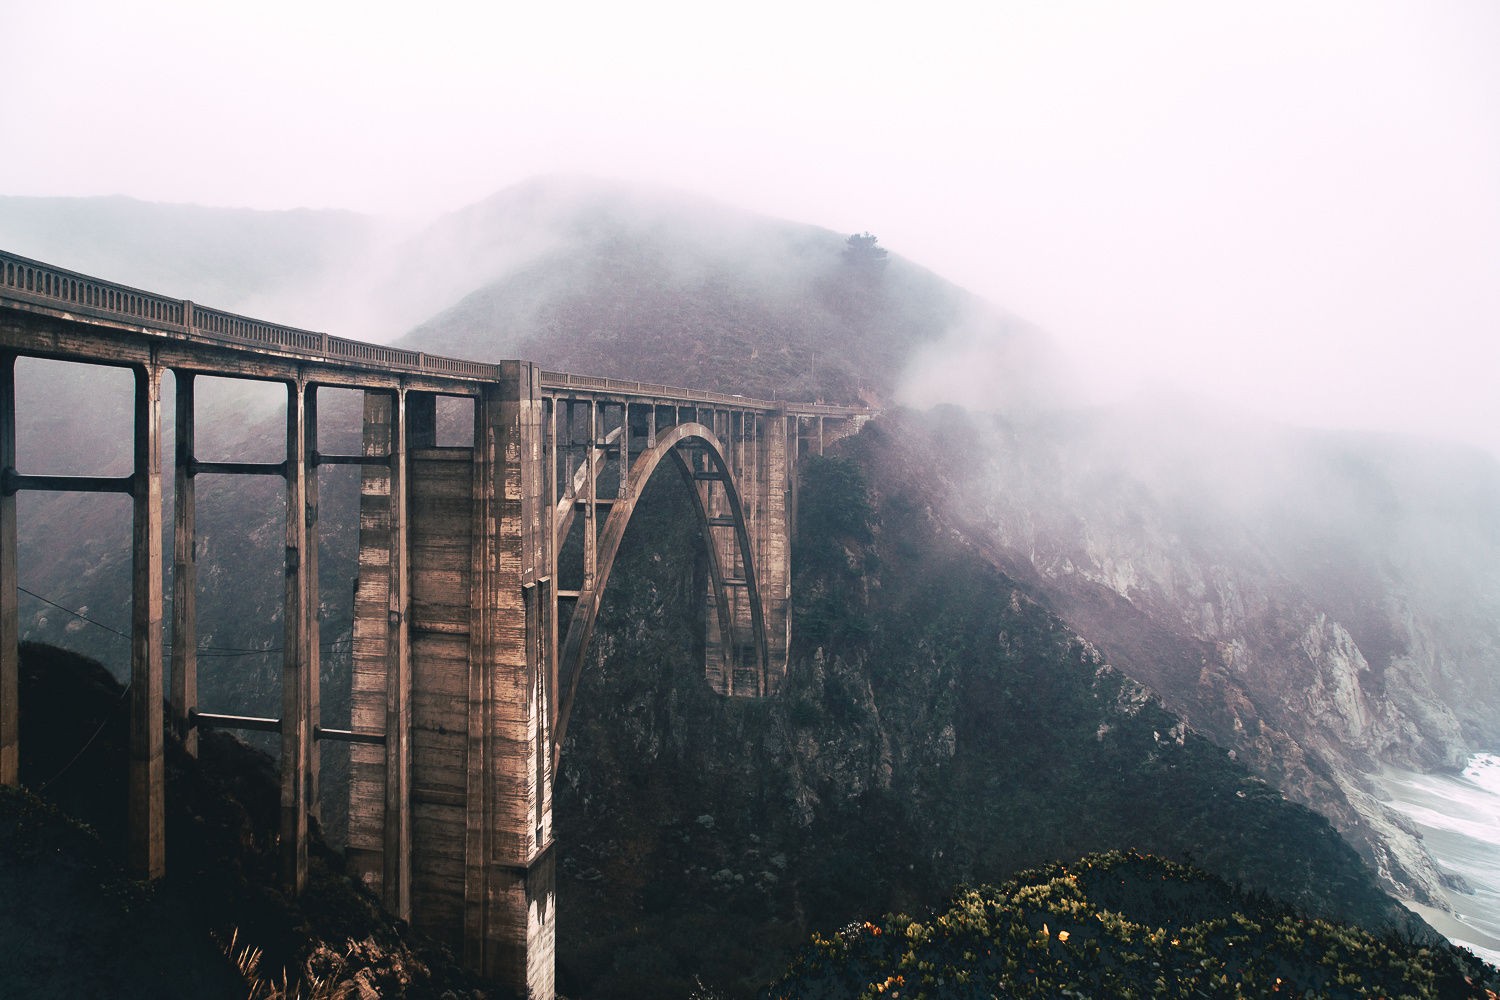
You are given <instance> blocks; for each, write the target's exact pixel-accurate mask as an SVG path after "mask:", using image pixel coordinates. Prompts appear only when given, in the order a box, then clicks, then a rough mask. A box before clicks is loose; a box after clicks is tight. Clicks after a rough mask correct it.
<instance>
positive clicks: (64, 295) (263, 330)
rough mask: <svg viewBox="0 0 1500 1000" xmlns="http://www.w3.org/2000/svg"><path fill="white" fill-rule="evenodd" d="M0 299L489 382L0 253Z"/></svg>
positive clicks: (479, 373) (392, 350) (408, 355)
mask: <svg viewBox="0 0 1500 1000" xmlns="http://www.w3.org/2000/svg"><path fill="white" fill-rule="evenodd" d="M0 294H5V295H9V296H14V297H15V298H19V299H24V300H27V301H31V302H36V303H38V304H43V305H49V306H61V307H62V308H63V309H65V310H67V311H69V312H77V313H82V314H84V315H88V316H93V317H96V318H99V319H107V320H115V321H120V322H125V323H130V324H133V325H140V326H150V327H156V328H159V329H165V330H168V331H171V332H176V333H183V334H187V335H189V336H193V337H197V338H201V339H203V340H208V341H212V342H216V343H223V344H232V345H235V346H247V347H259V348H267V349H271V350H276V351H284V352H287V353H290V354H296V355H301V356H304V357H312V358H317V359H319V360H333V361H347V362H351V363H354V364H361V365H371V366H376V367H380V368H400V369H406V370H409V371H413V372H426V373H434V374H442V375H450V376H457V377H460V378H472V379H478V380H483V381H495V380H497V379H498V378H499V377H500V375H499V368H498V366H496V365H492V364H485V363H484V362H480V361H465V360H463V359H460V358H445V357H441V356H438V355H434V354H426V353H424V352H421V351H408V350H405V349H404V348H400V347H387V346H385V345H383V344H369V343H365V342H364V341H360V340H349V339H347V338H345V337H334V336H330V335H329V334H326V333H318V332H315V331H313V330H302V329H298V328H297V327H294V326H282V325H281V324H279V323H267V322H266V321H264V320H259V319H253V318H251V317H249V316H240V315H238V314H236V313H232V312H225V311H224V310H222V309H210V308H208V307H206V306H199V305H194V304H193V303H192V302H189V301H186V300H182V299H169V298H166V297H164V296H161V295H155V294H153V293H151V292H145V291H142V290H141V289H139V288H131V287H130V286H128V285H121V284H117V283H115V282H112V281H101V280H100V279H98V278H91V277H89V276H88V275H85V274H79V273H77V272H76V271H69V270H66V269H64V268H60V267H54V266H52V265H51V264H43V263H42V262H40V261H35V260H31V259H29V258H27V257H21V256H19V255H17V254H13V253H9V252H7V251H4V250H0Z"/></svg>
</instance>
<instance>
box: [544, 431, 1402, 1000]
mask: <svg viewBox="0 0 1500 1000" xmlns="http://www.w3.org/2000/svg"><path fill="white" fill-rule="evenodd" d="M899 433H900V431H899V428H890V427H888V426H887V425H886V424H885V423H884V422H882V421H876V422H875V423H874V424H872V425H870V426H868V427H867V428H866V430H865V431H864V432H863V433H861V434H860V435H859V436H858V437H857V438H854V439H850V440H848V441H846V442H844V443H843V444H842V445H841V448H842V449H843V450H844V456H843V457H841V458H836V459H828V460H825V461H817V460H814V461H812V462H811V463H810V464H809V465H807V466H806V474H807V475H806V479H805V481H804V489H803V494H802V505H801V526H800V533H799V536H798V539H799V540H798V548H797V550H796V556H795V558H796V560H797V575H796V581H795V584H794V592H795V593H796V594H797V595H798V601H797V612H796V614H797V618H796V622H795V625H794V633H793V634H794V648H793V652H792V658H791V664H790V667H789V672H788V676H787V680H786V684H785V686H784V688H783V690H782V692H781V694H780V695H778V697H776V698H774V699H770V700H766V701H738V700H725V699H720V698H716V697H714V696H713V695H712V694H711V693H709V691H708V688H707V686H706V684H705V683H704V681H703V677H702V658H701V645H700V643H701V627H702V626H701V621H702V618H701V613H699V612H698V610H697V609H698V604H697V600H698V597H697V595H698V593H699V591H698V589H697V588H698V587H701V585H702V582H703V581H702V579H701V576H699V575H698V574H700V573H701V568H695V566H694V563H693V561H692V557H691V554H692V553H694V552H695V551H696V546H695V545H694V542H693V539H692V537H691V516H690V513H689V512H688V510H687V509H686V507H685V505H684V504H685V498H684V497H681V496H676V495H674V492H673V491H674V488H675V487H676V484H675V483H671V482H658V483H653V484H652V486H651V493H650V495H649V496H648V497H647V498H646V500H645V501H644V502H643V504H642V506H641V507H640V508H638V514H637V516H638V517H639V518H641V520H640V521H639V522H638V523H637V522H633V523H632V525H631V528H630V533H629V535H628V536H627V538H626V542H625V545H624V546H623V547H622V549H621V555H620V562H618V563H617V565H616V573H615V575H614V576H612V577H611V583H610V591H609V592H608V593H607V596H606V603H605V607H604V609H603V611H602V614H601V627H600V640H599V641H598V643H597V645H596V647H595V649H594V650H593V653H592V656H591V661H590V664H589V668H588V672H587V673H586V675H585V679H584V682H583V688H582V690H581V693H580V696H579V701H578V703H577V708H576V711H577V715H576V717H575V719H574V720H573V723H572V724H571V726H570V728H569V736H568V743H567V745H566V746H565V747H564V749H563V756H562V773H561V778H560V785H559V792H558V804H557V810H558V811H557V823H558V824H559V829H566V830H568V831H569V832H568V835H567V837H566V838H565V839H564V840H562V841H560V846H559V851H560V852H561V853H560V857H561V864H560V870H561V872H562V876H561V886H560V892H559V911H558V912H559V920H560V939H559V954H560V963H561V964H560V970H561V975H562V980H563V983H564V988H565V990H567V991H568V992H569V994H570V995H578V996H583V997H590V996H610V997H628V996H662V995H674V994H678V995H680V994H684V993H686V992H688V990H689V989H690V988H691V987H692V984H693V979H694V977H695V976H696V977H698V978H699V979H701V980H702V981H703V982H704V983H706V984H708V985H711V986H713V987H714V988H716V989H719V990H722V991H725V992H727V993H729V994H730V995H742V994H748V993H750V992H752V991H753V990H754V989H755V987H756V984H757V983H758V982H764V981H766V980H768V979H769V978H770V976H771V975H772V974H774V972H775V971H776V970H777V969H778V967H779V966H780V965H782V964H784V962H785V958H786V955H787V953H788V952H787V949H788V948H790V947H792V946H794V945H795V944H796V943H797V942H799V941H800V940H801V939H803V938H804V937H805V935H806V934H807V933H809V932H811V931H812V930H815V929H822V930H825V931H826V930H828V929H831V928H834V927H837V926H840V925H842V924H844V923H847V922H848V921H850V920H852V919H855V918H856V917H861V918H863V917H866V916H868V915H869V914H872V913H877V912H881V911H883V910H886V909H908V910H920V909H922V908H924V907H927V906H932V905H936V904H938V903H940V902H941V901H942V899H943V898H944V896H945V894H946V892H947V891H948V888H949V887H951V886H953V885H956V884H961V883H974V882H980V881H995V880H999V879H1003V878H1004V877H1005V876H1006V875H1008V873H1010V872H1012V871H1014V870H1016V869H1017V868H1019V867H1024V866H1026V865H1029V864H1036V863H1040V862H1042V861H1045V860H1048V859H1052V858H1071V857H1076V856H1078V855H1081V854H1084V853H1087V852H1089V851H1095V850H1101V849H1106V848H1107V847H1108V846H1109V845H1132V846H1136V847H1139V848H1141V849H1143V850H1148V851H1153V852H1158V853H1163V854H1166V855H1168V856H1174V857H1193V858H1194V859H1196V861H1197V862H1198V863H1199V864H1201V865H1203V866H1204V867H1206V868H1208V869H1209V870H1211V871H1214V872H1216V873H1219V874H1221V875H1223V876H1224V877H1226V878H1229V879H1233V880H1235V881H1237V882H1239V883H1242V884H1244V885H1246V886H1251V887H1255V888H1259V889H1264V890H1266V891H1269V892H1272V893H1273V894H1275V895H1277V896H1279V897H1281V898H1286V899H1289V900H1291V901H1293V902H1294V903H1296V904H1297V905H1299V906H1302V907H1306V908H1308V909H1310V910H1312V911H1314V912H1319V913H1326V914H1336V915H1340V916H1344V917H1348V918H1352V919H1356V920H1359V921H1362V922H1365V923H1366V924H1368V925H1370V926H1377V927H1393V926H1406V925H1407V924H1406V921H1407V917H1406V915H1405V914H1404V911H1401V910H1400V908H1399V907H1396V906H1395V905H1394V904H1393V903H1392V902H1391V901H1390V900H1389V899H1387V898H1385V897H1384V896H1383V895H1382V894H1381V893H1380V891H1379V889H1378V888H1377V887H1376V885H1375V883H1374V881H1373V878H1372V877H1371V875H1370V874H1369V872H1368V871H1367V869H1365V868H1364V866H1363V865H1362V864H1361V863H1360V861H1359V859H1358V858H1357V856H1356V855H1355V854H1354V852H1353V851H1352V850H1350V849H1349V848H1348V846H1347V845H1345V844H1344V843H1343V842H1342V841H1341V840H1340V839H1339V838H1338V836H1337V834H1335V833H1334V831H1333V830H1332V829H1331V828H1330V827H1329V826H1328V825H1327V824H1326V822H1325V821H1323V820H1322V819H1321V818H1319V817H1317V816H1316V815H1315V814H1313V813H1312V812H1310V811H1308V810H1307V809H1305V808H1303V807H1300V806H1297V805H1293V804H1291V803H1289V802H1287V801H1286V800H1285V799H1283V798H1282V796H1281V795H1280V794H1278V793H1277V792H1276V791H1275V790H1274V789H1273V788H1272V787H1271V786H1269V785H1268V784H1267V783H1266V782H1264V781H1262V780H1260V779H1258V778H1256V777H1255V776H1253V775H1252V774H1251V773H1250V772H1249V771H1247V770H1246V769H1245V768H1244V767H1243V766H1242V765H1240V764H1237V763H1235V762H1234V761H1233V760H1232V759H1231V758H1230V757H1229V756H1228V755H1227V754H1226V753H1225V751H1224V750H1223V749H1221V748H1220V747H1218V746H1215V745H1214V744H1213V743H1211V742H1209V741H1208V740H1206V739H1204V738H1203V737H1202V736H1200V735H1199V734H1198V733H1197V732H1195V731H1193V730H1192V729H1190V728H1189V727H1188V726H1187V725H1186V724H1185V723H1184V721H1183V720H1182V719H1181V718H1180V717H1179V716H1177V715H1174V714H1173V713H1171V712H1170V711H1168V710H1167V709H1166V708H1164V707H1163V705H1162V704H1161V702H1160V701H1159V699H1158V698H1157V696H1156V695H1154V694H1153V693H1152V692H1151V691H1150V690H1148V689H1147V688H1145V687H1143V686H1142V685H1141V684H1139V683H1136V682H1135V681H1133V680H1131V679H1129V678H1127V677H1126V676H1124V675H1123V674H1122V673H1121V672H1120V671H1119V670H1117V669H1115V668H1114V667H1113V666H1112V665H1111V664H1110V663H1109V662H1108V661H1107V659H1106V657H1105V656H1104V655H1103V654H1102V653H1101V651H1100V650H1099V649H1098V648H1097V647H1096V646H1095V645H1094V644H1092V643H1090V642H1089V641H1087V640H1085V639H1084V638H1083V637H1081V636H1080V635H1079V634H1078V633H1077V632H1076V631H1075V630H1074V629H1072V628H1071V627H1069V626H1068V625H1067V624H1066V623H1064V622H1063V621H1062V620H1060V619H1059V618H1058V617H1057V616H1055V615H1054V614H1052V613H1050V612H1049V611H1048V610H1047V609H1046V608H1044V607H1042V606H1041V605H1039V604H1038V603H1037V602H1036V601H1035V600H1034V599H1033V598H1031V597H1030V596H1028V594H1027V592H1026V589H1025V588H1023V587H1022V586H1020V585H1019V584H1018V583H1017V582H1016V581H1015V580H1013V579H1011V578H1009V577H1008V576H1006V575H1005V574H1004V573H1002V572H1000V571H999V570H997V569H996V568H995V566H994V564H993V561H992V560H991V559H989V558H988V557H987V556H986V554H985V553H984V551H983V550H982V549H981V548H979V547H977V546H975V545H974V544H973V543H971V542H970V541H968V540H967V539H966V538H965V536H964V534H963V533H961V532H959V531H957V530H956V529H955V525H954V524H953V523H952V521H951V520H950V519H949V517H948V516H947V515H946V514H945V513H944V511H943V510H942V502H941V497H942V492H941V488H940V486H939V485H938V484H935V483H933V482H932V481H930V480H928V479H927V478H925V477H924V476H923V475H922V471H923V469H924V468H925V463H924V461H923V459H922V457H921V456H920V455H918V454H913V453H912V452H909V451H908V450H907V449H906V448H905V447H904V446H902V445H901V443H900V442H899V441H898V440H896V438H895V435H897V434H899ZM684 533H685V534H684ZM685 560H686V561H685Z"/></svg>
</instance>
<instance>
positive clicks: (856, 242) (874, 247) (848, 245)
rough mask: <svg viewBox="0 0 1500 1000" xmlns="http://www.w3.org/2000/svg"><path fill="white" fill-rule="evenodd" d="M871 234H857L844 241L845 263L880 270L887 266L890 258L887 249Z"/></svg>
mask: <svg viewBox="0 0 1500 1000" xmlns="http://www.w3.org/2000/svg"><path fill="white" fill-rule="evenodd" d="M878 242H879V241H878V239H877V238H876V237H874V236H872V235H870V234H869V233H855V234H854V235H853V236H850V237H849V238H848V239H847V240H845V241H844V263H846V264H853V265H855V266H856V267H868V268H874V269H877V270H878V269H880V268H883V267H885V265H886V257H887V256H888V254H887V252H886V249H885V247H883V246H879V245H878Z"/></svg>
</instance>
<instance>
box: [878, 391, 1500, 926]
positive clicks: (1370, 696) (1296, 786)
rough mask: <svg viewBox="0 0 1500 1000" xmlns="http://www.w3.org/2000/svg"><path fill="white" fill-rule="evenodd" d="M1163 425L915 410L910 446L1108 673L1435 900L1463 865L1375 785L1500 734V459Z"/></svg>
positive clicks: (1121, 417) (964, 517)
mask: <svg viewBox="0 0 1500 1000" xmlns="http://www.w3.org/2000/svg"><path fill="white" fill-rule="evenodd" d="M1153 419H1154V418H1151V417H1149V416H1148V417H1145V418H1142V417H1140V416H1139V415H1136V416H1135V417H1134V418H1133V419H1132V415H1130V414H1119V413H1115V414H1109V415H1107V416H1106V417H1105V418H1104V419H1101V420H1100V421H1098V422H1094V421H1090V420H1087V419H1083V420H1077V421H1071V422H1069V424H1068V425H1067V426H1062V427H1059V426H1056V425H1053V426H1045V425H1042V426H1039V425H1031V426H1026V427H1022V426H1017V425H1015V424H1010V423H1005V422H1003V421H991V420H986V419H982V418H977V419H976V418H969V417H965V416H962V415H960V414H956V413H951V412H950V413H945V414H938V415H929V416H927V417H920V418H919V417H912V418H911V419H909V420H907V421H906V422H905V426H906V428H907V430H908V431H910V432H911V433H912V434H913V435H914V437H913V438H912V439H911V440H909V441H907V440H903V446H904V447H908V448H911V449H915V450H916V451H920V452H921V453H922V454H924V455H927V456H932V457H934V461H935V464H936V465H937V466H938V467H939V472H938V474H939V475H942V476H943V477H945V479H946V481H947V482H948V484H949V486H950V487H951V488H950V491H949V493H948V494H947V501H946V502H947V509H948V510H950V511H951V512H952V513H953V515H954V516H955V517H956V518H958V519H960V520H961V521H962V523H963V524H965V525H966V527H967V529H968V530H971V531H973V532H974V533H975V535H976V537H983V538H986V539H988V540H989V544H990V546H991V547H992V549H991V551H992V554H993V555H994V557H995V558H996V560H997V562H998V563H999V564H1001V565H1004V566H1006V567H1007V568H1008V569H1009V570H1010V571H1011V572H1013V573H1015V574H1016V575H1017V576H1018V578H1020V579H1025V580H1027V581H1028V582H1029V584H1030V585H1031V587H1032V588H1033V593H1035V594H1036V595H1037V596H1039V597H1040V598H1041V599H1043V600H1045V601H1047V602H1048V603H1049V604H1050V606H1052V607H1053V608H1054V609H1055V610H1056V611H1057V612H1058V613H1059V614H1060V615H1062V616H1063V617H1064V618H1065V619H1066V620H1068V621H1069V623H1070V624H1072V625H1073V626H1074V627H1075V628H1077V629H1079V631H1080V632H1081V633H1083V634H1084V635H1086V636H1088V637H1089V638H1090V639H1091V640H1092V641H1094V642H1096V643H1097V644H1098V645H1099V647H1100V648H1101V649H1102V650H1104V651H1105V653H1106V655H1108V656H1109V658H1110V659H1111V661H1112V662H1114V663H1116V664H1117V665H1119V666H1120V668H1121V669H1123V670H1125V671H1126V672H1127V673H1129V674H1130V675H1131V676H1132V677H1135V678H1137V679H1139V680H1141V681H1142V682H1144V683H1146V684H1149V685H1150V686H1151V687H1152V688H1153V689H1154V690H1156V691H1158V692H1160V693H1161V695H1162V696H1163V698H1164V699H1165V701H1166V703H1167V704H1168V705H1169V706H1170V707H1171V708H1173V709H1174V710H1175V711H1178V712H1180V713H1182V714H1183V715H1184V716H1185V717H1186V718H1187V719H1188V720H1189V722H1190V723H1191V724H1192V725H1193V726H1194V727H1195V728H1197V729H1199V730H1200V731H1202V732H1204V733H1206V734H1209V735H1210V736H1211V737H1212V738H1213V739H1215V740H1216V741H1218V742H1220V743H1221V744H1223V745H1224V746H1226V747H1230V748H1232V749H1233V750H1234V751H1235V752H1236V754H1237V755H1238V756H1239V757H1240V758H1241V759H1242V760H1244V761H1245V762H1246V763H1247V764H1248V765H1249V766H1251V767H1252V768H1253V769H1254V770H1255V771H1256V772H1257V773H1259V774H1261V775H1262V776H1264V777H1266V778H1267V779H1269V780H1271V781H1273V782H1274V783H1275V784H1276V785H1277V787H1279V788H1281V789H1282V790H1283V791H1285V792H1286V793H1287V794H1288V795H1290V796H1292V797H1293V798H1295V799H1297V800H1298V801H1302V802H1304V803H1307V804H1308V805H1311V806H1312V807H1314V808H1316V809H1318V810H1319V811H1321V812H1323V813H1324V814H1325V815H1328V816H1329V817H1330V818H1331V819H1333V821H1334V822H1335V823H1336V824H1337V825H1338V826H1339V827H1340V829H1341V830H1343V831H1344V832H1345V834H1346V835H1347V836H1349V838H1350V840H1351V841H1352V842H1353V843H1355V844H1356V845H1357V846H1358V847H1359V848H1360V850H1361V852H1362V853H1364V854H1365V856H1366V858H1367V859H1368V860H1370V861H1371V863H1372V864H1374V865H1375V866H1376V868H1377V870H1379V871H1380V872H1381V874H1382V875H1383V876H1384V877H1386V878H1387V879H1388V881H1389V883H1390V884H1391V885H1392V886H1393V888H1395V889H1396V890H1397V891H1400V892H1404V893H1408V894H1411V895H1414V896H1416V897H1417V898H1418V899H1426V898H1430V897H1431V895H1432V893H1433V892H1434V891H1435V889H1436V886H1437V884H1438V882H1439V880H1440V879H1441V878H1443V876H1441V875H1440V874H1439V873H1438V872H1437V871H1436V870H1435V869H1434V868H1433V866H1432V865H1431V863H1430V861H1429V860H1428V859H1427V858H1426V856H1425V854H1424V853H1423V851H1422V850H1421V847H1420V844H1419V843H1418V842H1417V840H1416V838H1415V836H1414V834H1413V832H1412V831H1411V828H1410V827H1409V825H1408V824H1407V823H1406V822H1405V821H1404V820H1402V819H1401V818H1399V817H1397V816H1396V815H1394V814H1393V813H1391V812H1390V811H1388V810H1386V809H1385V808H1384V807H1383V806H1382V805H1381V804H1380V802H1379V801H1378V798H1377V797H1376V795H1375V794H1374V790H1373V788H1372V786H1371V785H1370V783H1369V779H1368V775H1369V773H1371V772H1372V771H1374V770H1376V769H1378V767H1379V766H1380V765H1381V764H1382V763H1393V764H1399V765H1402V766H1408V767H1414V768H1418V769H1424V768H1434V767H1453V766H1456V765H1458V764H1459V763H1460V762H1461V761H1462V760H1463V759H1464V757H1465V756H1466V755H1467V754H1469V753H1471V752H1473V751H1474V750H1475V749H1476V748H1484V747H1488V746H1493V745H1495V743H1496V741H1497V740H1500V723H1497V720H1500V687H1497V682H1496V672H1495V671H1494V670H1493V669H1490V668H1489V666H1488V665H1492V664H1494V663H1495V662H1497V659H1500V629H1497V626H1496V624H1495V621H1496V620H1497V619H1500V602H1497V600H1496V595H1497V594H1500V570H1497V568H1496V567H1497V557H1500V546H1497V539H1500V470H1497V469H1496V467H1495V465H1494V463H1493V462H1490V461H1487V460H1486V459H1484V457H1483V456H1479V455H1474V454H1463V453H1453V454H1451V455H1440V454H1439V455H1435V454H1433V453H1432V452H1431V451H1427V452H1425V453H1424V452H1419V451H1417V450H1416V449H1415V447H1414V446H1412V445H1408V444H1405V443H1402V442H1379V441H1371V440H1362V439H1357V438H1350V439H1340V438H1337V437H1333V436H1319V435H1312V434H1306V433H1296V432H1292V431H1289V430H1287V431H1277V432H1266V431H1258V432H1254V433H1252V434H1247V433H1246V429H1245V428H1243V427H1234V426H1229V425H1221V426H1213V425H1212V424H1211V423H1210V424H1209V425H1208V427H1207V428H1206V427H1200V428H1199V429H1198V431H1197V432H1195V434H1193V435H1184V434H1183V433H1182V432H1181V431H1180V430H1173V429H1171V428H1163V427H1161V426H1151V421H1152V420H1153ZM1209 428H1211V429H1209ZM1482 607H1489V608H1491V613H1492V614H1494V615H1495V616H1496V617H1494V618H1491V619H1490V620H1488V621H1486V620H1484V617H1483V614H1482V613H1479V614H1476V611H1477V610H1478V609H1479V608H1482Z"/></svg>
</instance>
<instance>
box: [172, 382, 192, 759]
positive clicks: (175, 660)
mask: <svg viewBox="0 0 1500 1000" xmlns="http://www.w3.org/2000/svg"><path fill="white" fill-rule="evenodd" d="M194 378H195V376H194V375H193V373H192V372H174V373H173V382H174V385H175V388H176V397H177V404H176V405H177V422H176V430H175V437H176V441H175V444H174V446H173V458H174V460H173V463H172V464H173V477H172V478H173V485H174V491H173V495H172V727H173V728H174V729H175V730H176V732H177V735H178V737H179V738H180V739H181V740H182V745H183V747H184V748H185V749H186V750H187V752H188V753H190V754H193V755H194V756H197V754H198V730H197V729H195V728H190V725H189V721H188V720H189V719H190V718H191V716H192V713H193V711H194V710H195V709H196V708H197V707H198V553H197V551H196V545H195V544H194V542H195V538H194V536H195V535H196V533H197V522H198V513H197V485H196V482H197V480H196V479H195V478H194V476H193V471H192V465H193V449H194V440H193V436H194V431H193V416H194V405H193V387H194Z"/></svg>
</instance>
